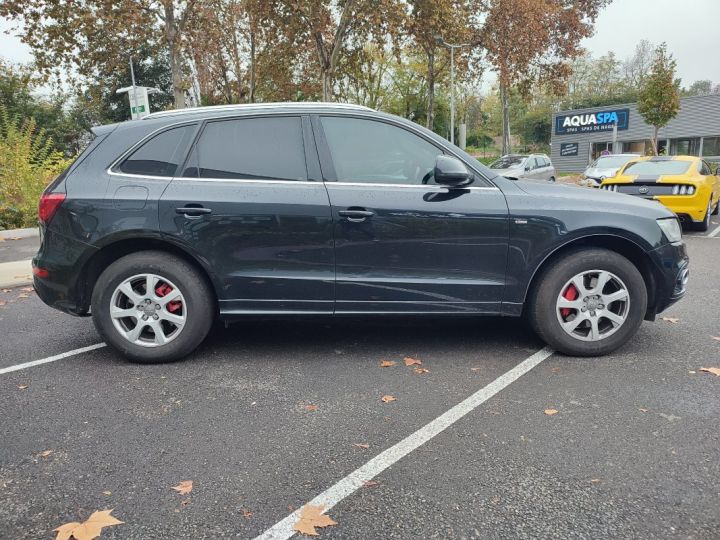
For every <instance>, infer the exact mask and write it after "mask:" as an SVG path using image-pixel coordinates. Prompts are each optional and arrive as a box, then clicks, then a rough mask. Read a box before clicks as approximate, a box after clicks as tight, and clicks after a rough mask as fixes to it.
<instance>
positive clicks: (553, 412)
mask: <svg viewBox="0 0 720 540" xmlns="http://www.w3.org/2000/svg"><path fill="white" fill-rule="evenodd" d="M558 412H560V411H558V410H557V409H545V414H547V415H548V416H552V415H554V414H557V413H558Z"/></svg>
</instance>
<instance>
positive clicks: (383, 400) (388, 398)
mask: <svg viewBox="0 0 720 540" xmlns="http://www.w3.org/2000/svg"><path fill="white" fill-rule="evenodd" d="M380 401H382V402H383V403H390V402H391V401H397V398H396V397H394V396H383V397H381V398H380Z"/></svg>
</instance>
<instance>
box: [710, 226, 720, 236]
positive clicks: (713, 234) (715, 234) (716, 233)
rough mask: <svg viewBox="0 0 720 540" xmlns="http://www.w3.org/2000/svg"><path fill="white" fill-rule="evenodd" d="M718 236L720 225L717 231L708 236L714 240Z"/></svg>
mask: <svg viewBox="0 0 720 540" xmlns="http://www.w3.org/2000/svg"><path fill="white" fill-rule="evenodd" d="M718 234H720V225H719V226H718V227H717V229H715V230H714V231H713V232H711V233H710V234H708V238H714V237H715V236H717V235H718Z"/></svg>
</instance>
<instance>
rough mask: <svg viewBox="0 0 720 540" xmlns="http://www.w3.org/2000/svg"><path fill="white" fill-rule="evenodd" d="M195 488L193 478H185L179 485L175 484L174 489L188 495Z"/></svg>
mask: <svg viewBox="0 0 720 540" xmlns="http://www.w3.org/2000/svg"><path fill="white" fill-rule="evenodd" d="M192 488H193V481H192V480H183V481H182V482H180V483H179V484H178V485H177V486H175V487H174V488H172V489H174V490H175V491H177V492H178V493H179V494H180V495H187V494H188V493H190V492H191V491H192Z"/></svg>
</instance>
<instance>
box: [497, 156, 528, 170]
mask: <svg viewBox="0 0 720 540" xmlns="http://www.w3.org/2000/svg"><path fill="white" fill-rule="evenodd" d="M526 158H527V156H503V157H501V158H500V159H497V160H495V161H493V162H492V163H491V164H490V168H491V169H509V168H510V167H515V166H519V165H522V164H523V162H524V161H525V159H526Z"/></svg>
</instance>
